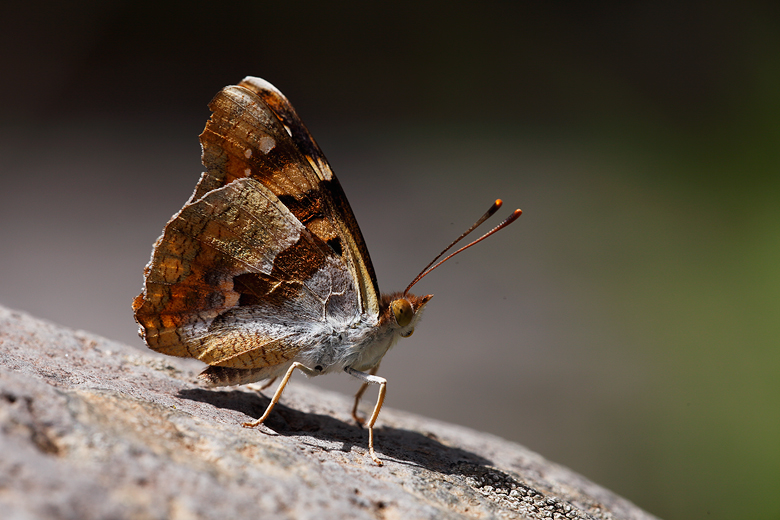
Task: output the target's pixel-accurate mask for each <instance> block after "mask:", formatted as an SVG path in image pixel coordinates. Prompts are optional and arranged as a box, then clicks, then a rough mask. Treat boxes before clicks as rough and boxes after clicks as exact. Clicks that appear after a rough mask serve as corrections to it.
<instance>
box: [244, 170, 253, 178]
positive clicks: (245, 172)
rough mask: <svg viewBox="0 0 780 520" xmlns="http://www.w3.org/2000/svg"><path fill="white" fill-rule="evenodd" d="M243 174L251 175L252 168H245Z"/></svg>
mask: <svg viewBox="0 0 780 520" xmlns="http://www.w3.org/2000/svg"><path fill="white" fill-rule="evenodd" d="M244 175H246V176H247V177H249V176H251V175H252V170H250V169H249V168H247V169H246V170H244Z"/></svg>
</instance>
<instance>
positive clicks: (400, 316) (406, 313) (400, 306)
mask: <svg viewBox="0 0 780 520" xmlns="http://www.w3.org/2000/svg"><path fill="white" fill-rule="evenodd" d="M390 308H391V309H392V311H393V317H395V322H396V323H397V324H398V325H399V326H401V327H406V326H407V325H409V324H410V323H411V322H412V317H413V316H414V309H412V304H411V303H409V300H407V299H406V298H400V299H398V300H393V303H391V304H390ZM409 336H411V334H409Z"/></svg>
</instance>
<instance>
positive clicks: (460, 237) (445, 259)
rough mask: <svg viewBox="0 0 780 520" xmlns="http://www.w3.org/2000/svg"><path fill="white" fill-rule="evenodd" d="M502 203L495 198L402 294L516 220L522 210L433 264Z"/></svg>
mask: <svg viewBox="0 0 780 520" xmlns="http://www.w3.org/2000/svg"><path fill="white" fill-rule="evenodd" d="M502 204H503V202H502V201H501V199H496V201H495V202H494V203H493V205H492V206H490V209H488V210H487V211H486V212H485V214H484V215H482V216H481V217H480V218H479V219H478V220H477V221H476V222H474V224H472V225H471V227H469V228H468V229H467V230H466V231H464V232H463V233H462V234H461V235H460V236H459V237H458V238H456V239H455V240H454V241H453V242H452V243H451V244H450V245H448V246H447V247H445V248H444V250H443V251H442V252H441V253H439V254H438V255H436V258H434V259H433V260H431V262H430V263H429V264H428V265H427V266H425V269H423V270H422V271H421V272H420V274H418V275H417V277H415V279H414V280H412V283H410V284H409V286H408V287H407V288H406V290H405V291H404V294H408V293H409V289H411V288H412V287H413V286H414V284H416V283H417V282H419V281H420V280H422V279H423V278H424V277H425V276H426V275H427V274H428V273H430V272H431V271H433V270H434V269H436V268H437V267H439V266H440V265H441V264H443V263H444V262H446V261H447V260H449V259H450V258H452V257H453V256H455V255H457V254H458V253H460V252H462V251H465V250H466V249H468V248H470V247H471V246H473V245H475V244H477V243H479V242H482V241H483V240H485V239H486V238H487V237H489V236H490V235H492V234H493V233H496V232H497V231H500V230H501V229H504V228H505V227H507V226H508V225H509V224H511V223H512V222H514V221H515V220H517V217H519V216H520V215H521V214H522V213H523V212H522V210H519V209H516V210H515V211H514V212H512V214H511V215H509V216H508V217H507V218H506V219H504V221H503V222H501V223H500V224H499V225H497V226H496V227H494V228H493V229H491V230H490V231H488V232H487V233H485V234H484V235H482V236H481V237H479V238H478V239H476V240H474V241H473V242H471V243H469V244H467V245H465V246H463V247H461V248H460V249H458V250H457V251H455V252H454V253H451V254H449V255H447V256H446V257H445V258H444V259H443V260H441V261H440V262H438V263H436V264H435V265H434V262H436V261H437V260H438V259H439V258H441V257H442V255H444V253H446V252H447V251H449V250H450V249H452V247H453V246H454V245H455V244H457V243H458V242H460V241H461V240H463V239H464V238H465V237H466V236H467V235H468V234H469V233H471V232H472V231H474V230H475V229H477V228H478V227H479V226H480V225H481V224H482V223H483V222H485V221H486V220H487V219H489V218H490V217H492V216H493V215H494V214H495V212H496V211H498V209H499V208H500V207H501V205H502ZM431 266H433V267H431Z"/></svg>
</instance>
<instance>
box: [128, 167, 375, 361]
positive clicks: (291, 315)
mask: <svg viewBox="0 0 780 520" xmlns="http://www.w3.org/2000/svg"><path fill="white" fill-rule="evenodd" d="M145 274H146V276H145V287H144V291H143V293H141V294H140V295H139V296H138V297H137V298H136V300H135V301H134V303H133V308H134V311H135V318H136V320H137V321H138V323H139V324H140V325H141V330H142V333H143V335H144V338H145V339H146V342H147V344H148V345H149V347H150V348H152V349H153V350H156V351H158V352H162V353H164V354H168V355H173V356H183V357H194V358H197V359H200V360H202V361H204V362H206V363H208V364H211V365H220V366H228V367H234V368H261V367H265V366H273V365H277V364H280V363H283V362H285V361H288V360H290V359H292V358H293V357H295V355H296V353H297V352H298V351H299V350H300V348H302V347H303V346H305V345H306V341H307V339H308V337H309V335H310V333H311V330H312V327H316V326H317V324H318V323H319V324H321V323H323V322H324V321H325V319H326V316H328V317H331V318H337V319H345V320H349V319H354V318H356V317H357V316H358V314H359V313H360V306H359V302H358V291H357V288H356V287H355V285H354V282H353V278H352V276H351V273H350V272H349V271H348V269H347V267H346V265H345V264H344V262H343V261H342V260H341V258H339V257H338V256H337V255H336V254H335V252H334V251H333V249H332V248H331V247H329V246H328V245H327V244H326V243H325V242H323V241H322V240H321V239H320V238H319V237H318V236H316V235H314V234H313V233H311V232H310V231H309V230H308V229H306V227H304V226H303V225H302V224H301V222H300V221H299V220H298V219H297V218H296V217H295V216H294V215H293V214H292V213H291V212H290V210H289V209H288V208H287V207H286V206H285V205H284V204H282V203H281V202H280V201H279V199H278V198H277V197H276V195H274V193H272V192H271V191H270V190H269V189H268V188H267V187H265V186H264V185H262V184H261V183H260V182H258V181H256V180H255V179H252V178H244V179H239V180H236V181H235V182H232V183H230V184H228V185H227V186H224V187H222V188H219V189H215V190H212V191H210V192H208V193H206V194H205V195H204V196H203V197H201V198H199V199H198V200H195V201H194V202H191V203H189V204H187V205H185V207H184V208H182V210H181V211H180V212H179V213H178V214H177V215H175V216H174V217H173V218H172V219H171V221H170V222H168V224H167V225H166V227H165V230H164V232H163V236H161V237H160V238H159V239H158V240H157V242H156V243H155V247H154V250H153V252H152V259H151V261H150V263H149V265H147V267H146V272H145Z"/></svg>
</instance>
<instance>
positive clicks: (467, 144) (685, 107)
mask: <svg viewBox="0 0 780 520" xmlns="http://www.w3.org/2000/svg"><path fill="white" fill-rule="evenodd" d="M2 13H3V14H2V18H3V20H4V28H3V31H2V32H0V50H1V51H2V52H1V53H0V60H2V61H0V70H2V71H3V72H2V77H0V94H2V99H3V100H4V102H3V108H2V113H0V153H1V154H2V155H1V157H2V161H0V175H2V186H3V187H2V190H0V223H1V224H2V225H0V244H2V245H0V272H1V273H2V274H0V303H2V304H3V305H6V306H9V307H13V308H16V309H21V310H25V311H28V312H30V313H32V314H34V315H37V316H39V317H43V318H46V319H49V320H52V321H55V322H58V323H61V324H63V325H67V326H70V327H74V328H81V329H86V330H89V331H92V332H96V333H99V334H102V335H104V336H107V337H109V338H112V339H116V340H120V341H123V342H127V343H130V344H132V345H135V346H137V347H138V348H144V346H143V344H142V342H141V340H140V339H139V338H138V337H137V336H136V326H135V323H134V322H133V319H132V313H131V309H130V303H131V300H132V298H133V297H134V296H135V295H136V294H137V293H138V292H139V291H140V290H141V283H142V270H143V267H144V265H145V264H146V262H147V261H148V259H149V255H150V252H151V246H152V243H153V242H154V240H155V239H156V238H157V237H158V236H159V234H160V232H161V230H162V227H163V225H164V224H165V222H166V221H167V220H168V219H169V218H170V217H171V215H173V214H174V213H175V212H176V211H178V210H179V209H180V207H181V205H182V204H183V203H184V202H185V201H186V199H187V198H188V197H189V195H190V193H191V192H192V190H193V188H194V186H195V183H196V181H197V179H198V177H199V175H200V172H201V170H202V168H201V165H200V146H199V143H198V134H199V133H200V132H201V130H202V128H203V126H204V124H205V122H206V120H207V118H208V116H209V111H208V108H207V103H208V102H209V100H210V99H211V97H212V96H213V95H214V94H215V93H216V92H217V91H218V90H219V89H220V88H222V87H223V86H225V85H229V84H234V83H237V82H238V81H240V80H241V79H242V78H243V77H244V76H245V75H257V76H261V77H263V78H265V79H268V80H269V81H271V82H272V83H274V84H275V85H276V86H277V87H279V88H280V89H281V90H282V91H283V92H284V93H285V94H286V95H287V96H288V98H289V99H291V100H292V102H293V104H294V105H295V107H296V109H297V110H298V113H299V114H300V115H301V117H302V118H303V119H304V121H305V122H306V123H307V125H308V126H309V129H310V130H311V132H312V133H313V135H314V136H315V138H316V139H317V140H318V142H319V144H320V146H321V147H322V148H323V150H324V151H325V154H326V155H327V156H328V158H329V160H330V162H331V164H332V166H333V169H334V171H335V172H336V173H337V175H338V176H339V178H340V180H341V183H342V185H343V187H344V189H345V191H346V192H347V195H348V196H349V198H350V200H351V203H352V207H353V209H354V211H355V213H356V215H357V218H358V221H359V222H360V224H361V227H362V230H363V234H364V235H365V238H366V241H367V243H368V247H369V249H370V251H371V253H372V258H373V261H374V265H375V267H376V270H377V273H378V276H379V283H380V287H381V288H382V289H383V290H385V291H393V290H402V289H403V288H404V287H405V286H406V285H407V284H408V282H409V281H410V280H411V279H412V278H413V277H414V276H415V275H416V274H417V272H418V271H419V270H420V269H422V267H423V266H425V264H427V263H428V261H429V260H430V259H431V258H432V257H433V256H434V255H435V254H436V253H438V252H439V250H440V249H441V247H443V246H444V245H446V244H447V243H449V241H450V240H451V239H453V238H454V237H455V236H457V235H458V234H459V233H460V232H461V231H462V230H463V229H465V227H467V226H468V225H469V224H471V222H472V221H473V220H474V219H475V218H476V217H477V216H479V215H480V214H481V213H482V212H483V211H484V210H485V209H486V208H487V207H488V206H489V204H490V203H491V202H492V201H493V199H495V198H497V197H500V198H503V199H504V200H505V202H506V206H505V208H504V211H503V212H502V213H501V215H505V214H508V213H509V211H510V210H512V209H514V208H515V207H520V208H522V209H523V211H524V214H523V216H522V217H521V219H520V220H519V221H518V222H517V223H516V224H514V225H513V226H512V227H510V228H508V229H507V230H505V231H503V232H502V233H500V234H498V235H496V236H495V237H493V238H491V239H490V240H488V241H486V242H484V243H482V244H480V245H479V246H478V247H476V248H474V249H472V250H470V251H469V252H467V253H464V254H463V255H460V256H459V257H458V258H457V259H456V260H454V261H452V262H450V263H449V265H446V266H444V267H443V268H441V269H439V270H437V271H436V272H435V273H433V274H432V275H430V276H429V277H427V278H426V279H425V280H424V281H423V282H421V283H420V284H419V285H418V286H417V287H416V288H415V289H416V292H418V293H426V292H431V293H434V294H435V295H436V297H435V298H434V300H433V301H432V302H431V304H430V305H429V306H428V310H427V313H426V316H425V319H424V321H423V323H422V324H421V326H420V327H418V329H417V332H416V333H415V335H414V337H412V338H411V339H409V340H405V341H401V342H400V343H399V344H398V345H397V346H396V347H395V349H394V350H393V351H392V352H391V353H390V354H389V355H388V356H387V357H386V358H385V360H384V361H383V363H382V370H381V372H380V374H381V375H383V376H385V377H387V378H388V379H389V386H388V400H387V404H388V405H389V406H392V407H395V408H401V409H405V410H409V411H412V412H415V413H419V414H423V415H427V416H430V417H435V418H438V419H442V420H446V421H451V422H455V423H459V424H463V425H467V426H469V427H472V428H476V429H478V430H482V431H487V432H491V433H494V434H496V435H500V436H502V437H504V438H507V439H510V440H513V441H516V442H518V443H521V444H524V445H526V446H528V447H530V448H531V449H533V450H535V451H537V452H539V453H540V454H542V455H543V456H545V457H547V458H549V459H551V460H553V461H556V462H559V463H562V464H564V465H567V466H569V467H571V468H573V469H574V470H576V471H578V472H580V473H582V474H583V475H585V476H587V477H589V478H590V479H592V480H595V481H596V482H598V483H600V484H602V485H604V486H606V487H608V488H610V489H612V490H614V491H616V492H617V493H620V494H622V495H624V496H625V497H627V498H629V499H630V500H632V501H633V502H635V503H636V504H638V505H639V506H641V507H643V508H645V509H647V510H648V511H650V512H652V513H654V514H656V515H658V516H660V517H662V518H666V519H669V520H671V519H699V518H701V519H704V518H707V519H734V518H747V517H749V518H753V519H778V518H780V377H779V376H778V371H779V369H780V348H778V347H779V345H778V343H779V342H780V312H778V311H780V175H779V174H780V169H779V168H778V167H779V166H780V146H779V145H780V4H777V3H770V2H766V3H759V2H750V1H747V2H739V3H738V2H719V1H715V2H693V1H675V2H669V1H653V2H649V1H639V2H626V3H623V2H608V1H601V2H598V1H597V2H589V3H587V4H585V3H578V2H570V1H561V0H553V1H549V2H543V3H542V2H538V3H537V2H533V3H526V2H515V3H511V4H510V3H508V2H506V3H504V2H500V3H499V2H483V3H480V4H476V3H468V2H452V1H450V2H425V1H422V2H421V1H415V2H408V1H405V0H399V1H396V2H393V3H392V4H384V5H382V4H380V3H365V2H341V3H338V4H333V5H329V4H327V3H316V2H262V1H258V2H252V3H241V2H236V3H230V4H224V5H222V6H221V7H217V5H216V4H214V3H211V2H199V1H191V2H186V3H177V2H160V1H155V2H148V1H143V0H141V1H138V0H137V1H134V2H119V1H111V0H101V1H84V2H79V1H74V2H67V3H65V2H57V3H54V2H51V3H49V2H41V1H35V0H32V1H30V2H26V3H24V4H22V3H21V2H17V3H15V4H14V5H10V4H9V5H6V6H4V7H3V8H2ZM496 221H498V218H496ZM313 383H314V384H318V385H324V386H325V387H327V388H331V389H338V390H339V391H343V392H345V393H349V394H351V393H353V392H354V391H355V390H356V389H357V387H358V384H357V382H355V381H352V380H350V378H348V377H346V376H344V377H340V376H331V377H328V378H319V379H315V380H313ZM372 395H373V394H372ZM372 399H373V397H368V398H367V399H366V402H370V401H371V400H372ZM380 428H381V417H380ZM380 432H381V430H380ZM380 435H381V433H380Z"/></svg>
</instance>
